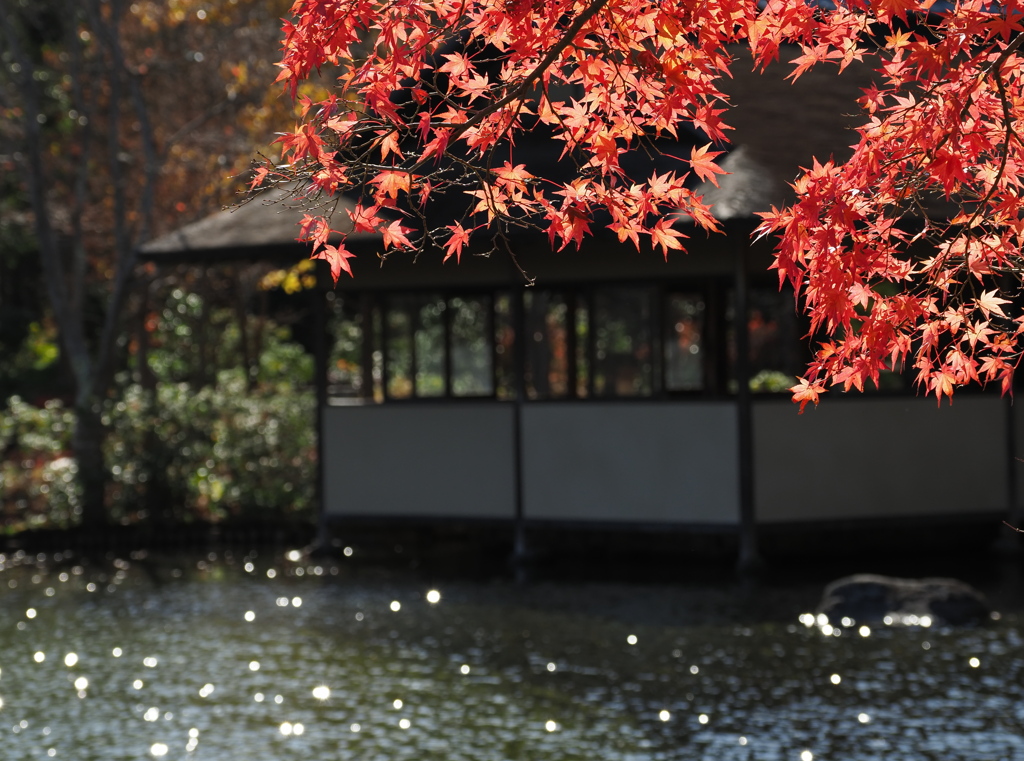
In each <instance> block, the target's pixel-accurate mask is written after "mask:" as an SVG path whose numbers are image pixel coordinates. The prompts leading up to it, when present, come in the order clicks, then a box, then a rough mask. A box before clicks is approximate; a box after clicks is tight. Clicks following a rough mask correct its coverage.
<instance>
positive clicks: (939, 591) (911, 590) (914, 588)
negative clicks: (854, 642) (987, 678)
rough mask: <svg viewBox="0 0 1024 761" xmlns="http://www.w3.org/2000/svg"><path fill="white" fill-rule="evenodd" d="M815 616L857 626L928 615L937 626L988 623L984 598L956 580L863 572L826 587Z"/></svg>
mask: <svg viewBox="0 0 1024 761" xmlns="http://www.w3.org/2000/svg"><path fill="white" fill-rule="evenodd" d="M817 613H824V614H825V615H826V616H828V620H829V621H830V622H831V623H832V624H833V625H835V624H837V623H838V622H839V621H841V620H842V619H843V618H846V617H848V618H851V619H853V620H854V621H855V622H856V623H857V624H858V625H860V624H871V623H876V624H877V623H882V620H883V619H884V618H885V616H892V617H893V619H894V623H900V618H902V617H904V616H918V617H919V618H920V617H921V616H930V617H931V618H932V620H933V621H935V622H936V623H939V624H948V625H950V626H970V625H972V624H981V623H985V622H986V621H989V620H991V614H992V607H991V606H990V605H989V604H988V601H987V600H986V599H985V596H984V595H983V594H982V593H981V592H979V591H978V590H977V589H975V588H974V587H972V586H971V585H970V584H967V583H966V582H963V581H959V580H958V579H898V578H894V577H892V576H879V575H875V574H869V573H862V574H855V575H853V576H846V577H844V578H842V579H837V580H836V581H833V582H832V583H831V584H829V585H828V586H827V587H825V591H824V593H823V594H822V597H821V602H820V603H818V610H817Z"/></svg>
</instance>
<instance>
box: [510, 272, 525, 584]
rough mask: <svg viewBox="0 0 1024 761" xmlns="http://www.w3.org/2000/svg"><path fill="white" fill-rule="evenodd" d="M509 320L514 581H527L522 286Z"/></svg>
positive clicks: (518, 291) (516, 295)
mask: <svg viewBox="0 0 1024 761" xmlns="http://www.w3.org/2000/svg"><path fill="white" fill-rule="evenodd" d="M512 324H513V326H514V341H515V343H513V344H512V357H513V364H512V366H513V379H514V382H515V389H516V393H515V402H513V405H514V406H513V412H512V416H513V418H512V436H513V441H512V456H513V458H514V462H513V477H514V479H515V481H514V488H515V495H514V497H515V510H516V514H515V519H514V522H513V529H512V530H513V537H512V567H513V570H514V573H515V580H516V583H523V582H524V581H526V562H527V555H528V549H527V545H526V521H525V517H524V515H523V400H524V399H525V397H526V315H525V313H524V308H523V287H522V286H520V287H519V288H517V289H516V291H515V293H514V295H513V297H512Z"/></svg>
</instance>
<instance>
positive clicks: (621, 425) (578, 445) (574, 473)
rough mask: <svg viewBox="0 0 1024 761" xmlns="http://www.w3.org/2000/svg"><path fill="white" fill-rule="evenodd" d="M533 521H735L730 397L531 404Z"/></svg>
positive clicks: (527, 432)
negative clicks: (715, 401) (669, 400)
mask: <svg viewBox="0 0 1024 761" xmlns="http://www.w3.org/2000/svg"><path fill="white" fill-rule="evenodd" d="M523 474H524V508H523V510H524V513H525V515H526V517H527V518H530V519H555V520H580V521H609V522H614V521H628V522H636V523H666V522H671V523H679V524H719V525H722V524H735V523H736V522H737V521H738V516H739V508H738V504H739V497H738V470H737V464H736V414H735V409H734V407H733V405H732V404H731V403H729V402H722V403H714V402H698V401H694V402H657V403H650V402H588V403H575V404H570V403H566V404H562V403H551V404H533V405H527V406H525V407H524V409H523Z"/></svg>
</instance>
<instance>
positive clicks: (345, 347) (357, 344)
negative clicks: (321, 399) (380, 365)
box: [327, 294, 365, 396]
mask: <svg viewBox="0 0 1024 761" xmlns="http://www.w3.org/2000/svg"><path fill="white" fill-rule="evenodd" d="M331 296H333V297H334V298H333V299H331V302H330V307H329V309H330V313H329V317H328V321H329V326H328V329H329V331H330V332H329V333H328V335H330V336H331V337H332V339H333V340H332V341H331V344H330V349H329V351H330V355H329V356H328V358H327V393H328V394H330V395H331V396H362V395H363V393H364V389H363V378H364V376H363V354H362V353H363V342H364V340H365V338H364V335H363V314H362V311H361V310H360V309H359V305H358V302H357V300H356V299H354V298H351V297H345V296H339V295H335V294H330V296H329V298H330V297H331Z"/></svg>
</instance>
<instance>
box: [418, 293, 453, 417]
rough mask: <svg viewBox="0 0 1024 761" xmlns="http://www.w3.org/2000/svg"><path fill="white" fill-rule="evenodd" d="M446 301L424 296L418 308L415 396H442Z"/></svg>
mask: <svg viewBox="0 0 1024 761" xmlns="http://www.w3.org/2000/svg"><path fill="white" fill-rule="evenodd" d="M445 306H446V305H445V301H444V299H442V298H440V297H439V296H425V297H423V298H422V303H421V305H420V308H419V311H418V317H419V322H418V324H417V325H416V346H415V350H416V396H418V397H423V396H444V395H445V393H446V392H447V385H446V383H445V346H444V316H445V315H444V312H445Z"/></svg>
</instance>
